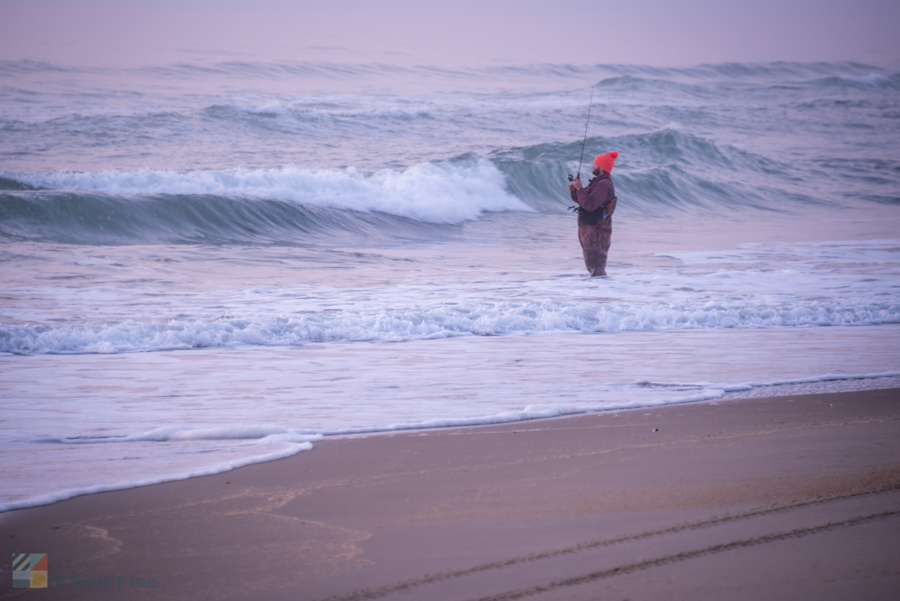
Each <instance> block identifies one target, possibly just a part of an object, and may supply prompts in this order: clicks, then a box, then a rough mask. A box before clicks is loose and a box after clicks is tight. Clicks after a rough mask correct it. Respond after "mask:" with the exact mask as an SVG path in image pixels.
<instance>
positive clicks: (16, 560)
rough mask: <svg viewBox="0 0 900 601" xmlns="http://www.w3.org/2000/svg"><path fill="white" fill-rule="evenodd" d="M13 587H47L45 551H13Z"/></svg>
mask: <svg viewBox="0 0 900 601" xmlns="http://www.w3.org/2000/svg"><path fill="white" fill-rule="evenodd" d="M13 588H47V554H46V553H13Z"/></svg>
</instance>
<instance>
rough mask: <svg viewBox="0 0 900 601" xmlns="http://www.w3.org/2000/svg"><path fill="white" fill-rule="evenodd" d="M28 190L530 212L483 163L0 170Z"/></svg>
mask: <svg viewBox="0 0 900 601" xmlns="http://www.w3.org/2000/svg"><path fill="white" fill-rule="evenodd" d="M0 176H2V177H5V178H9V179H13V180H16V181H19V182H22V183H25V184H28V185H30V186H33V187H40V188H49V189H70V190H80V191H91V192H104V193H109V194H208V195H215V196H239V197H247V198H267V199H276V200H287V201H292V202H297V203H300V204H307V205H316V206H323V207H331V208H338V209H349V210H354V211H362V212H369V211H377V212H382V213H388V214H391V215H399V216H401V217H408V218H411V219H416V220H419V221H426V222H431V223H459V222H461V221H466V220H472V219H477V218H478V217H479V215H481V214H482V213H483V212H486V211H532V210H533V209H531V208H530V207H528V206H527V205H526V204H525V203H523V202H522V201H521V200H519V199H517V198H515V197H514V196H512V195H511V194H509V193H508V192H507V191H506V189H505V181H504V177H503V174H501V173H500V171H498V170H497V168H496V167H494V165H493V164H492V163H490V162H489V161H487V160H486V159H483V158H481V159H477V160H474V161H470V162H466V163H464V164H462V163H450V162H442V163H419V164H418V165H414V166H412V167H410V168H408V169H406V170H404V171H395V170H390V169H384V170H381V171H378V172H376V173H374V174H372V175H364V174H362V173H360V172H358V171H357V170H356V169H353V168H349V169H346V170H325V169H322V170H302V169H297V168H295V167H291V166H286V167H282V168H280V169H256V170H250V169H227V170H221V171H188V172H184V173H180V172H176V171H156V170H151V169H141V170H138V171H104V172H101V173H76V172H59V173H29V174H16V173H8V172H0Z"/></svg>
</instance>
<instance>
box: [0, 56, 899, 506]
mask: <svg viewBox="0 0 900 601" xmlns="http://www.w3.org/2000/svg"><path fill="white" fill-rule="evenodd" d="M592 89H593V95H594V106H593V113H592V123H591V126H590V128H589V131H588V137H587V140H586V144H585V146H586V149H585V155H586V157H587V158H588V159H590V158H592V157H593V156H594V155H596V154H598V153H601V152H606V151H609V150H616V151H618V152H619V155H620V158H619V160H618V161H617V163H616V167H615V170H614V172H613V179H614V181H615V184H616V189H617V193H618V197H619V203H618V207H617V211H616V215H615V217H614V224H613V242H612V249H611V254H610V260H609V265H608V268H607V271H608V273H609V274H610V275H609V277H606V278H594V279H591V278H589V277H588V276H587V273H586V271H585V269H584V265H583V261H582V259H581V250H580V248H579V246H578V241H577V235H576V231H575V227H576V226H575V218H574V217H573V215H572V214H571V213H570V212H568V211H567V207H568V206H569V205H571V204H572V203H571V201H570V199H569V198H568V195H567V194H566V192H565V187H566V184H567V183H568V182H567V181H566V174H568V173H575V172H576V171H578V168H579V164H578V158H579V154H580V152H581V139H580V136H581V133H582V132H583V127H584V119H585V117H586V113H587V108H588V107H587V103H588V99H589V98H590V95H591V91H592ZM0 107H2V110H0V132H2V136H0V282H2V288H0V407H2V412H0V458H2V466H3V467H2V468H0V473H2V479H3V482H4V487H3V490H2V491H0V511H2V510H11V509H15V508H19V507H27V506H33V505H36V504H42V503H48V502H53V501H55V500H59V499H64V498H68V497H71V496H75V495H79V494H86V493H89V492H99V491H103V490H114V489H117V488H125V487H131V486H140V485H146V484H152V483H155V482H162V481H167V480H174V479H180V478H189V477H195V476H200V475H204V474H211V473H216V472H220V471H223V470H228V469H233V468H235V467H238V466H241V465H247V464H250V463H254V462H259V461H268V460H273V459H277V458H280V457H285V456H288V455H292V454H295V453H298V452H301V451H310V452H315V450H314V447H315V442H316V441H318V440H321V439H322V438H323V437H326V436H338V435H351V434H363V433H379V432H381V433H384V432H390V431H394V430H398V429H410V428H422V429H426V428H435V427H448V426H460V425H474V424H487V423H499V422H508V421H516V420H523V419H535V418H548V417H555V416H561V415H569V414H573V413H584V412H593V411H612V410H625V409H639V408H641V407H650V406H657V405H663V404H671V403H684V402H698V401H707V402H717V401H720V400H729V399H733V398H740V397H745V396H756V395H760V394H765V395H770V394H783V395H788V394H800V393H804V392H821V391H837V390H857V389H865V388H883V387H896V386H898V385H900V236H898V235H897V232H898V231H900V159H898V157H900V74H897V73H891V72H889V71H885V70H884V69H881V68H879V67H877V66H872V65H862V64H856V63H815V64H798V63H771V64H725V65H701V66H697V67H692V68H679V69H675V68H672V69H664V68H651V67H641V66H621V65H586V66H578V65H531V66H527V65H526V66H516V67H500V66H498V67H486V68H471V69H459V70H448V69H437V68H430V67H427V66H424V67H404V68H400V67H387V66H384V65H375V64H365V65H334V64H328V63H302V62H296V63H291V62H281V63H273V62H263V61H249V60H248V61H230V62H205V63H200V62H197V63H180V64H167V65H151V66H146V67H141V68H128V69H124V68H123V69H117V68H73V67H68V66H65V65H59V64H49V63H40V62H33V61H0ZM588 162H589V161H588ZM581 171H582V173H583V174H586V173H587V171H588V167H587V166H582V167H581Z"/></svg>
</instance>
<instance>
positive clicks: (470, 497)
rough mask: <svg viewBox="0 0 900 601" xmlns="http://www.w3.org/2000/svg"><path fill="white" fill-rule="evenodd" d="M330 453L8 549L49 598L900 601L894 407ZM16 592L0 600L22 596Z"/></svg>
mask: <svg viewBox="0 0 900 601" xmlns="http://www.w3.org/2000/svg"><path fill="white" fill-rule="evenodd" d="M316 451H317V452H316V453H299V454H297V455H293V456H291V457H288V458H285V459H282V460H278V461H271V462H266V463H258V464H253V465H250V466H246V467H242V468H239V469H235V470H233V471H230V472H225V473H219V474H215V475H211V476H204V477H198V478H192V479H189V480H181V481H175V482H168V483H163V484H157V485H151V486H147V487H142V488H130V489H125V490H120V491H115V492H107V493H98V494H94V495H86V496H80V497H76V498H72V499H69V500H67V501H61V502H58V503H54V504H51V505H44V506H41V507H35V508H29V509H20V510H15V511H10V512H6V513H4V514H0V533H2V536H0V538H2V540H4V541H5V543H4V544H5V546H6V547H7V549H6V550H7V551H8V552H13V553H16V552H41V553H48V555H49V556H50V568H49V569H50V578H51V584H56V585H60V584H65V583H69V582H71V581H68V580H62V581H60V580H59V578H61V577H70V576H73V577H77V576H79V575H82V574H83V575H88V574H92V575H111V576H123V577H124V578H125V580H123V581H122V582H129V580H128V577H131V576H134V577H136V578H138V579H143V581H144V582H147V581H149V580H150V579H152V580H153V582H154V583H157V584H159V585H160V586H158V587H153V590H149V589H148V590H145V591H142V594H146V595H150V596H152V597H153V598H159V599H197V598H216V599H219V598H222V599H243V598H250V597H252V596H253V595H254V594H259V593H260V591H261V590H264V591H265V595H266V598H270V599H281V598H285V599H287V598H292V599H297V598H301V599H326V598H332V599H348V600H349V599H368V598H385V599H390V598H395V597H397V598H399V597H400V596H403V595H404V591H406V594H408V592H410V591H413V592H415V594H416V595H421V596H424V597H428V598H433V599H457V598H459V599H470V598H482V597H485V596H488V597H490V598H495V599H501V598H512V597H510V596H509V595H510V594H511V591H525V592H524V593H522V594H525V595H526V596H528V597H534V598H536V599H545V598H546V599H556V598H559V599H563V598H566V599H568V598H592V597H591V596H590V595H596V594H598V591H601V590H603V591H606V592H607V593H608V594H609V595H618V594H620V593H621V594H622V597H623V598H625V597H628V596H634V595H637V596H643V595H644V594H645V593H648V592H650V593H652V594H651V596H653V595H654V594H655V595H657V596H658V593H660V592H661V591H662V590H664V588H665V587H664V586H663V582H672V581H673V579H674V582H675V585H674V586H675V588H674V589H673V590H676V591H679V590H682V589H683V587H695V588H687V589H684V591H688V590H690V591H693V592H692V593H691V595H690V596H692V597H694V598H735V599H737V598H747V597H754V596H756V597H759V596H760V595H763V594H765V595H768V594H769V593H773V594H775V598H778V597H779V596H781V597H783V598H788V597H789V596H790V595H788V593H790V594H796V593H798V592H801V593H802V594H811V593H813V592H815V594H817V595H820V594H821V595H824V598H831V597H835V598H837V597H840V596H842V595H843V596H845V597H846V596H848V595H850V596H852V595H854V594H856V595H857V596H859V593H860V591H862V592H864V593H865V595H866V596H868V597H869V598H889V597H888V596H887V595H886V594H885V592H886V591H896V587H897V585H898V584H900V571H898V570H896V565H897V561H896V560H897V559H898V558H900V536H897V535H898V534H900V389H897V388H894V389H881V390H870V391H861V392H842V393H831V394H817V395H803V396H784V397H767V398H751V399H740V400H737V399H726V400H715V401H707V402H698V403H690V404H681V405H667V406H661V407H649V408H642V409H640V410H619V411H610V412H602V413H590V414H581V415H575V416H563V417H559V418H553V419H541V420H529V421H525V422H514V423H508V424H499V425H486V426H467V427H457V428H441V429H431V430H417V431H395V432H389V433H384V434H379V435H349V436H342V437H328V438H326V439H324V440H323V441H320V442H319V443H316ZM729 516H730V517H729ZM736 516H737V517H736ZM741 516H743V517H741ZM847 545H851V546H854V548H858V549H859V552H858V553H856V554H855V555H853V556H852V557H848V556H847V554H846V552H845V549H846V548H847ZM773 553H774V556H775V557H776V558H777V560H772V559H767V558H769V557H770V556H772V554H773ZM812 556H815V561H812V562H810V561H808V559H809V557H812ZM523 558H525V559H523ZM510 562H512V563H510ZM712 565H717V566H718V567H717V568H716V569H715V570H712V571H708V570H709V569H710V566H712ZM484 566H487V567H484ZM492 566H493V567H492ZM697 570H699V572H697ZM604 574H605V575H604ZM54 575H56V578H57V580H53V578H54ZM2 577H3V579H4V580H3V582H2V583H0V596H2V597H4V598H5V597H8V596H16V594H17V593H18V592H22V591H21V590H14V589H10V588H9V587H10V580H9V577H10V576H9V572H3V575H2ZM579 578H581V580H578V579H579ZM223 579H224V580H225V581H227V582H228V586H227V587H223V586H221V584H222V582H223ZM550 585H552V586H550ZM666 586H668V585H666ZM385 587H387V588H385ZM391 587H394V588H391ZM547 587H549V588H547ZM679 587H682V588H679ZM55 588H65V587H64V586H56V587H55ZM389 589H390V590H389ZM666 590H668V589H666ZM354 591H356V592H354ZM48 594H50V595H51V596H55V595H62V596H65V597H66V598H81V597H82V596H83V597H85V598H87V597H93V596H96V595H97V594H98V591H96V590H92V589H88V588H84V589H80V590H78V591H73V590H72V589H71V587H70V588H66V590H65V591H64V592H63V591H56V592H55V593H49V592H48ZM516 594H519V593H516ZM504 595H505V596H504ZM583 595H588V596H587V597H583ZM821 595H820V596H821Z"/></svg>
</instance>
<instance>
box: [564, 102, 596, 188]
mask: <svg viewBox="0 0 900 601" xmlns="http://www.w3.org/2000/svg"><path fill="white" fill-rule="evenodd" d="M593 107H594V86H591V100H590V101H589V102H588V116H587V121H586V122H585V124H584V139H583V140H582V141H581V158H579V159H578V175H576V176H575V177H577V178H579V179H580V178H581V163H582V162H583V161H584V145H585V143H587V131H588V124H589V123H590V122H591V109H592V108H593ZM575 177H572V174H571V173H570V174H569V175H568V178H569V181H570V182H571V181H574V180H575Z"/></svg>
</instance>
